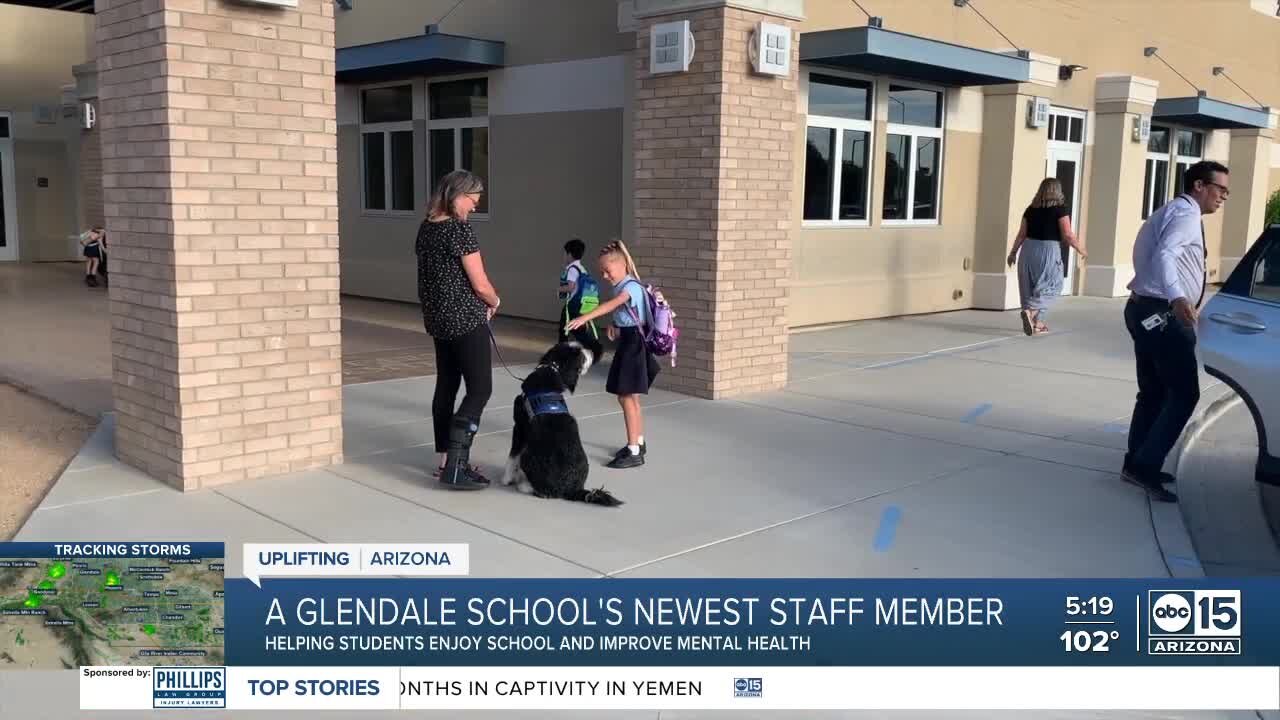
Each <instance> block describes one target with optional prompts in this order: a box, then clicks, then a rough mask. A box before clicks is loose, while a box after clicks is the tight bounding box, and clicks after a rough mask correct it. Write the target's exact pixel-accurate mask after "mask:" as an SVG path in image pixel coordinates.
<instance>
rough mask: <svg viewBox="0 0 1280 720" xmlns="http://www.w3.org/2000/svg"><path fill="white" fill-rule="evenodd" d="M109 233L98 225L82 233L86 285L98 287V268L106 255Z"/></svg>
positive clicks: (81, 245) (81, 241)
mask: <svg viewBox="0 0 1280 720" xmlns="http://www.w3.org/2000/svg"><path fill="white" fill-rule="evenodd" d="M106 236H107V232H106V230H105V229H104V228H103V227H102V226H100V225H98V226H95V227H93V228H92V229H90V230H88V231H86V232H83V233H80V247H81V248H82V251H81V252H82V253H83V255H84V273H85V274H84V284H85V285H88V286H89V287H98V269H99V268H98V266H99V265H100V264H101V262H102V258H103V255H105V254H106V244H107V237H106Z"/></svg>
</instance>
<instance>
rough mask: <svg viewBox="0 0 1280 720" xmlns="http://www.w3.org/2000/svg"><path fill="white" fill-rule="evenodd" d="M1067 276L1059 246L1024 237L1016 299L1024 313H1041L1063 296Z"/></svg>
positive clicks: (1053, 242)
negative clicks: (1018, 299)
mask: <svg viewBox="0 0 1280 720" xmlns="http://www.w3.org/2000/svg"><path fill="white" fill-rule="evenodd" d="M1065 274H1066V273H1065V272H1064V268H1063V266H1062V243H1060V242H1058V241H1057V240H1035V239H1033V238H1027V239H1026V241H1024V242H1023V243H1022V250H1021V252H1019V254H1018V296H1019V297H1020V298H1021V299H1022V309H1023V310H1044V309H1046V308H1048V306H1049V303H1050V302H1052V301H1054V300H1056V299H1057V298H1058V297H1059V296H1061V295H1062V283H1063V280H1064V279H1065V278H1064V277H1063V276H1064V275H1065Z"/></svg>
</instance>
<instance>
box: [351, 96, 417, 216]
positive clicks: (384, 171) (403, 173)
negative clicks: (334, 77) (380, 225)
mask: <svg viewBox="0 0 1280 720" xmlns="http://www.w3.org/2000/svg"><path fill="white" fill-rule="evenodd" d="M360 141H361V142H360V155H361V168H362V172H363V173H364V188H363V195H364V209H365V210H366V211H371V212H413V209H414V191H413V175H414V172H413V86H412V85H394V86H391V87H378V88H368V89H365V90H362V91H361V93H360Z"/></svg>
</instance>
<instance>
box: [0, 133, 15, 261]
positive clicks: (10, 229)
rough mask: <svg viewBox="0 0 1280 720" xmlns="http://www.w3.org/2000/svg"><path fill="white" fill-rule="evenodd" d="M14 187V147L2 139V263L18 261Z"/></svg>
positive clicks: (0, 191)
mask: <svg viewBox="0 0 1280 720" xmlns="http://www.w3.org/2000/svg"><path fill="white" fill-rule="evenodd" d="M14 190H15V188H14V185H13V145H12V142H11V141H10V140H9V139H8V138H0V262H13V261H16V260H17V259H18V217H17V213H16V212H15V210H16V208H15V207H14V203H15V201H16V197H15V193H14Z"/></svg>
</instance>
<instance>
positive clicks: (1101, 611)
mask: <svg viewBox="0 0 1280 720" xmlns="http://www.w3.org/2000/svg"><path fill="white" fill-rule="evenodd" d="M1112 610H1115V603H1114V602H1112V601H1111V598H1109V597H1087V598H1080V597H1076V596H1074V595H1070V596H1068V597H1067V615H1085V616H1090V615H1110V614H1111V611H1112Z"/></svg>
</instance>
